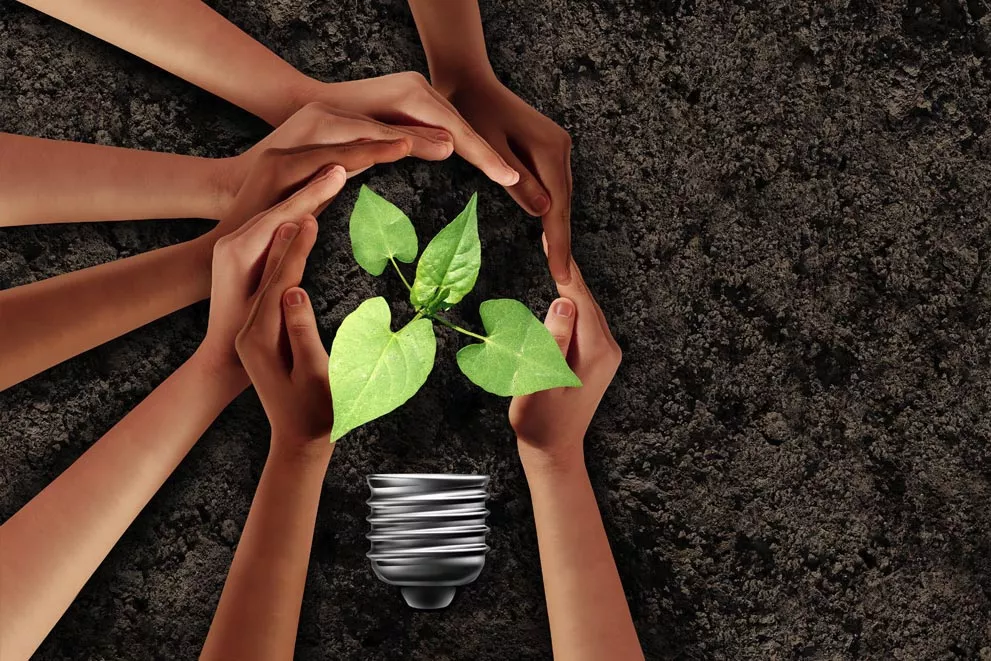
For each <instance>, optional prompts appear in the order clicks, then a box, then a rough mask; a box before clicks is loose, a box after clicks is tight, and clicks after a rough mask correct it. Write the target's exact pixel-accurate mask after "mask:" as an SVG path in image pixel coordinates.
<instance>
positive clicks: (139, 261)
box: [0, 141, 409, 390]
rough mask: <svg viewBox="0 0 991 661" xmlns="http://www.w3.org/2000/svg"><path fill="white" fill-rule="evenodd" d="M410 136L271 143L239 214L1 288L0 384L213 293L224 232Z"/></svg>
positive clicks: (398, 147)
mask: <svg viewBox="0 0 991 661" xmlns="http://www.w3.org/2000/svg"><path fill="white" fill-rule="evenodd" d="M408 151H409V142H407V141H398V142H395V143H390V142H375V141H369V142H362V143H360V144H357V145H345V146H333V145H331V146H323V147H309V148H304V149H302V150H269V151H267V152H266V153H265V154H264V155H263V156H261V157H259V158H258V159H256V162H255V164H254V167H253V169H252V173H251V174H249V176H248V178H247V180H246V183H245V185H244V186H242V189H243V190H242V192H241V194H240V195H239V196H238V198H237V199H236V200H235V201H234V203H233V204H232V211H231V216H230V217H229V218H226V219H225V220H224V221H222V222H221V223H220V225H219V226H218V227H217V229H216V230H214V231H211V232H209V233H207V234H205V235H203V236H201V237H199V238H197V239H193V240H192V241H188V242H186V243H182V244H179V245H174V246H169V247H167V248H160V249H158V250H153V251H150V252H147V253H143V254H140V255H135V256H134V257H128V258H127V259H122V260H118V261H115V262H110V263H107V264H101V265H99V266H93V267H90V268H87V269H82V270H80V271H75V272H73V273H67V274H65V275H60V276H56V277H54V278H49V279H48V280H42V281H39V282H33V283H30V284H27V285H23V286H20V287H15V288H13V289H7V290H4V291H0V319H3V323H2V324H0V347H2V350H3V360H2V361H0V390H3V389H4V388H8V387H10V386H12V385H14V384H16V383H19V382H20V381H23V380H24V379H27V378H29V377H31V376H33V375H35V374H37V373H38V372H41V371H43V370H46V369H48V368H49V367H51V366H53V365H57V364H58V363H60V362H62V361H63V360H67V359H69V358H71V357H73V356H75V355H78V354H80V353H82V352H83V351H86V350H88V349H91V348H93V347H95V346H97V345H99V344H102V343H103V342H107V341H108V340H111V339H113V338H115V337H119V336H120V335H123V334H124V333H127V332H129V331H132V330H134V329H135V328H139V327H141V326H143V325H144V324H147V323H149V322H151V321H154V320H155V319H158V318H160V317H163V316H165V315H167V314H170V313H172V312H175V311H176V310H178V309H180V308H183V307H186V306H187V305H191V304H193V303H195V302H196V301H200V300H202V299H204V298H206V297H207V296H208V295H209V293H210V263H211V254H212V251H213V246H214V244H215V243H216V242H217V240H218V239H219V238H220V237H221V236H224V235H225V234H227V233H228V232H230V231H231V230H232V229H236V227H237V225H239V224H240V223H241V222H243V221H244V220H245V219H247V218H251V217H252V216H253V215H254V214H256V213H257V212H258V211H259V210H261V209H264V208H266V207H267V206H269V205H270V204H271V203H272V202H273V201H274V200H275V199H279V198H280V197H282V196H284V195H285V194H287V193H288V192H292V191H293V190H295V189H296V188H297V187H298V186H300V185H301V184H302V183H303V182H305V181H306V180H307V179H309V178H310V177H311V176H313V174H314V173H316V172H318V171H320V170H321V169H322V168H325V167H327V166H329V165H332V164H341V165H344V166H345V167H346V168H347V169H349V170H356V169H361V168H363V167H368V166H371V165H373V164H375V163H378V162H387V161H393V160H396V159H398V158H402V157H403V156H405V155H406V153H407V152H408Z"/></svg>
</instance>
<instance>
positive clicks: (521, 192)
mask: <svg viewBox="0 0 991 661" xmlns="http://www.w3.org/2000/svg"><path fill="white" fill-rule="evenodd" d="M499 147H500V149H499V152H500V153H501V154H502V155H503V158H505V159H506V162H507V163H509V165H510V166H511V167H512V168H514V169H515V170H516V171H517V172H519V173H520V180H519V181H518V182H516V185H515V186H508V187H507V188H506V192H508V193H509V195H510V197H512V198H513V199H514V200H516V203H517V204H519V205H520V206H521V207H523V210H524V211H526V212H527V213H528V214H530V215H531V216H542V215H544V214H545V213H547V211H548V210H549V209H550V205H551V197H550V195H548V194H547V190H546V189H545V188H544V187H543V185H542V184H541V183H540V181H539V180H538V179H537V178H536V177H534V176H533V173H532V172H530V169H529V168H528V167H526V166H525V165H524V164H523V161H521V160H520V159H519V157H517V156H516V154H514V153H513V150H512V149H511V148H510V147H509V144H506V143H504V144H502V145H499Z"/></svg>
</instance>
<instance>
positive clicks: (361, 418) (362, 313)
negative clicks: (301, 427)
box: [328, 296, 437, 442]
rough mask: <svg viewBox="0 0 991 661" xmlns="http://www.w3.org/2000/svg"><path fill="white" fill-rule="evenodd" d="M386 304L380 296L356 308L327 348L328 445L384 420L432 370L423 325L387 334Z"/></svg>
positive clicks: (428, 332)
mask: <svg viewBox="0 0 991 661" xmlns="http://www.w3.org/2000/svg"><path fill="white" fill-rule="evenodd" d="M391 324H392V313H391V311H390V310H389V304H388V303H386V301H385V299H384V298H382V297H381V296H379V297H377V298H371V299H368V300H367V301H365V302H364V303H362V304H361V305H359V306H358V309H356V310H355V311H354V312H352V313H351V314H349V315H348V316H347V317H345V318H344V321H343V322H341V327H340V328H339V329H338V330H337V335H336V336H335V337H334V344H333V345H332V346H331V348H330V364H329V367H328V371H329V374H330V392H331V396H332V398H333V403H334V428H333V429H332V430H331V433H330V440H331V442H333V441H336V440H337V439H339V438H340V437H341V436H343V435H344V434H346V433H348V432H349V431H351V430H352V429H354V428H355V427H358V426H359V425H363V424H365V423H366V422H368V421H369V420H374V419H375V418H378V417H380V416H383V415H385V414H386V413H388V412H389V411H392V410H393V409H395V408H398V407H399V406H402V405H403V404H404V403H405V402H406V400H408V399H409V398H410V397H412V396H413V395H415V394H416V391H417V390H419V389H420V386H422V385H423V383H424V382H425V381H426V380H427V376H428V375H429V374H430V370H431V369H432V368H433V366H434V354H435V352H436V350H437V339H436V338H435V337H434V329H433V324H432V323H431V321H430V320H429V319H417V320H416V321H413V322H410V323H409V324H406V326H404V327H403V328H402V329H400V330H399V331H397V332H393V331H392V328H391Z"/></svg>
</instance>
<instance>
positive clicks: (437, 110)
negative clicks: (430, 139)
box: [294, 71, 520, 186]
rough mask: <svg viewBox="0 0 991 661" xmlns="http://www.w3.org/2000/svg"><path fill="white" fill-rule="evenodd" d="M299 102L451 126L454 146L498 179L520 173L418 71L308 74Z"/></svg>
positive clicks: (398, 121) (511, 180) (509, 181)
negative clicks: (340, 78) (329, 77)
mask: <svg viewBox="0 0 991 661" xmlns="http://www.w3.org/2000/svg"><path fill="white" fill-rule="evenodd" d="M294 96H295V98H296V99H297V101H296V103H295V105H296V106H297V107H302V106H303V105H305V104H307V103H310V102H312V101H323V102H324V103H326V104H327V105H328V106H331V107H333V108H340V109H343V110H348V111H350V112H354V113H358V114H360V115H363V116H366V117H371V118H373V119H376V120H378V121H380V122H386V123H388V124H392V125H393V128H396V125H407V126H411V125H420V126H430V127H434V128H435V129H437V128H439V129H443V130H444V131H447V132H448V133H449V134H450V135H451V136H452V137H453V139H454V149H455V151H457V152H458V154H460V155H461V157H462V158H464V159H465V160H466V161H468V162H470V163H472V164H473V165H475V166H476V167H477V168H478V169H480V170H481V171H482V172H484V173H485V174H486V175H487V176H488V177H489V178H490V179H492V181H494V182H496V183H498V184H501V185H503V186H512V185H513V184H515V183H516V182H517V180H518V179H519V176H520V175H519V174H518V173H517V172H516V171H515V170H513V168H511V167H510V166H509V165H507V164H506V161H504V160H503V158H502V156H500V155H499V153H498V152H497V151H496V150H495V149H493V148H492V147H491V146H489V144H488V143H486V142H485V140H484V139H482V138H481V137H479V135H478V133H476V132H475V131H474V129H472V127H471V126H470V125H469V124H468V122H466V121H465V120H464V118H463V117H461V115H459V114H458V111H457V110H455V108H454V106H452V105H451V103H450V102H449V101H448V100H447V99H445V98H444V97H443V96H441V95H440V94H438V93H437V92H436V91H435V90H434V88H432V87H431V86H430V83H428V82H427V79H426V78H424V77H423V76H422V75H420V74H418V73H414V72H409V71H407V72H404V73H394V74H390V75H388V76H380V77H378V78H367V79H365V80H349V81H346V82H341V83H322V82H319V81H317V80H313V79H306V80H305V81H304V83H303V84H302V85H300V86H299V87H298V89H297V90H295V92H294Z"/></svg>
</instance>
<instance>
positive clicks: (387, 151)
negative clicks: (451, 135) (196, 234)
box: [212, 137, 411, 239]
mask: <svg viewBox="0 0 991 661" xmlns="http://www.w3.org/2000/svg"><path fill="white" fill-rule="evenodd" d="M410 145H411V141H410V138H409V137H401V138H398V139H396V140H368V141H365V142H354V143H349V144H341V145H338V144H330V145H318V144H306V145H302V146H298V147H292V148H275V147H267V148H265V149H263V150H262V151H261V152H260V153H258V154H256V155H255V156H254V157H253V161H252V162H251V168H250V170H249V171H248V173H247V174H246V175H245V176H244V180H243V182H242V184H241V186H240V190H239V191H238V194H237V196H236V197H235V199H234V201H233V203H231V204H230V206H229V207H228V210H227V213H226V214H225V215H224V217H223V218H222V219H221V221H220V223H219V224H218V225H217V227H216V228H214V229H213V231H212V236H213V238H215V239H219V238H220V237H222V236H226V235H227V234H230V233H231V232H233V231H235V230H237V229H238V228H239V227H241V226H242V225H243V224H244V223H245V222H246V221H248V220H249V219H251V218H254V217H255V215H256V214H258V213H259V212H261V211H263V210H265V209H268V208H269V207H270V206H272V205H273V204H275V203H276V202H277V201H279V200H282V199H285V198H286V197H288V196H289V195H291V194H292V193H294V192H295V191H296V190H298V189H299V187H300V186H302V185H303V184H304V183H305V182H306V181H308V180H309V179H311V178H312V177H313V176H314V175H315V174H316V173H318V172H319V171H321V170H322V169H324V168H327V167H330V166H333V165H340V166H342V167H343V168H344V169H345V170H347V171H349V172H354V171H359V170H363V169H365V168H368V167H370V166H372V165H375V164H376V163H391V162H393V161H398V160H399V159H401V158H404V157H405V156H407V155H408V154H409V150H410ZM320 211H322V207H321V208H320V209H315V210H314V212H313V213H315V214H319V213H320Z"/></svg>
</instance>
